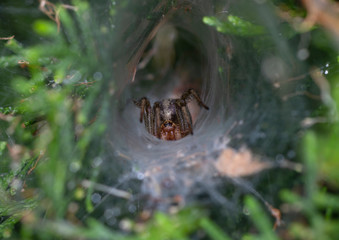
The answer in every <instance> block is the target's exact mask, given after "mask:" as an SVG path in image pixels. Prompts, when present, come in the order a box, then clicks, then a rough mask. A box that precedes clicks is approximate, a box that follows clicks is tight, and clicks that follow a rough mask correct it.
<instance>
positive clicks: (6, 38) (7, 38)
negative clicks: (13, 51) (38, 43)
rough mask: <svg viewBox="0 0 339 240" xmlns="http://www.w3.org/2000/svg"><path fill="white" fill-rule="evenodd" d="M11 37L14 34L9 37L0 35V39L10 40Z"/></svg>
mask: <svg viewBox="0 0 339 240" xmlns="http://www.w3.org/2000/svg"><path fill="white" fill-rule="evenodd" d="M13 38H14V35H13V36H10V37H0V40H11V39H13Z"/></svg>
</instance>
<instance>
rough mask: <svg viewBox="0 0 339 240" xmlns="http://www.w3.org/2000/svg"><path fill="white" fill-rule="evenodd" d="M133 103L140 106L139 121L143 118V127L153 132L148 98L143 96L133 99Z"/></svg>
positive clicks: (151, 110) (151, 112)
mask: <svg viewBox="0 0 339 240" xmlns="http://www.w3.org/2000/svg"><path fill="white" fill-rule="evenodd" d="M133 102H134V104H135V105H136V106H138V107H139V108H141V110H140V122H141V123H142V121H143V120H144V122H145V127H146V129H147V131H148V132H149V133H151V134H153V128H154V126H153V115H154V114H153V109H152V107H151V104H150V102H149V100H148V99H147V98H145V97H143V98H141V99H140V100H139V101H136V100H133Z"/></svg>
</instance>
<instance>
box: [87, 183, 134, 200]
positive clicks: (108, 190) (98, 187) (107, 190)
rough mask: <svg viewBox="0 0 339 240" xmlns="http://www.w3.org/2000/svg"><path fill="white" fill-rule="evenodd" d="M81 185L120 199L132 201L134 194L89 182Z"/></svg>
mask: <svg viewBox="0 0 339 240" xmlns="http://www.w3.org/2000/svg"><path fill="white" fill-rule="evenodd" d="M81 185H82V186H83V187H85V188H90V187H93V188H94V189H95V190H97V191H101V192H105V193H108V194H110V195H113V196H116V197H120V198H125V199H130V198H131V197H132V194H130V193H128V192H126V191H122V190H119V189H116V188H113V187H109V186H106V185H103V184H100V183H95V182H92V181H89V180H83V181H82V182H81Z"/></svg>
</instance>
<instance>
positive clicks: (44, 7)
mask: <svg viewBox="0 0 339 240" xmlns="http://www.w3.org/2000/svg"><path fill="white" fill-rule="evenodd" d="M39 1H40V5H39V9H40V11H41V12H43V13H44V14H46V15H47V16H48V17H49V18H50V19H51V20H52V21H54V22H55V23H56V25H57V27H58V32H59V31H60V18H59V11H58V10H57V7H56V6H55V5H54V4H53V3H51V2H49V1H46V0H39ZM61 6H62V7H63V8H65V9H70V10H73V11H77V7H75V6H72V5H68V4H61Z"/></svg>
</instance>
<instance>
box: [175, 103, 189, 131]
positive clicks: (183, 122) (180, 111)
mask: <svg viewBox="0 0 339 240" xmlns="http://www.w3.org/2000/svg"><path fill="white" fill-rule="evenodd" d="M175 103H176V104H175V105H176V114H177V118H178V121H179V124H180V131H181V133H182V134H184V136H186V135H187V134H189V133H191V134H193V130H192V118H191V114H190V112H189V110H188V107H187V104H186V102H185V101H184V100H182V99H177V100H176V102H175Z"/></svg>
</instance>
